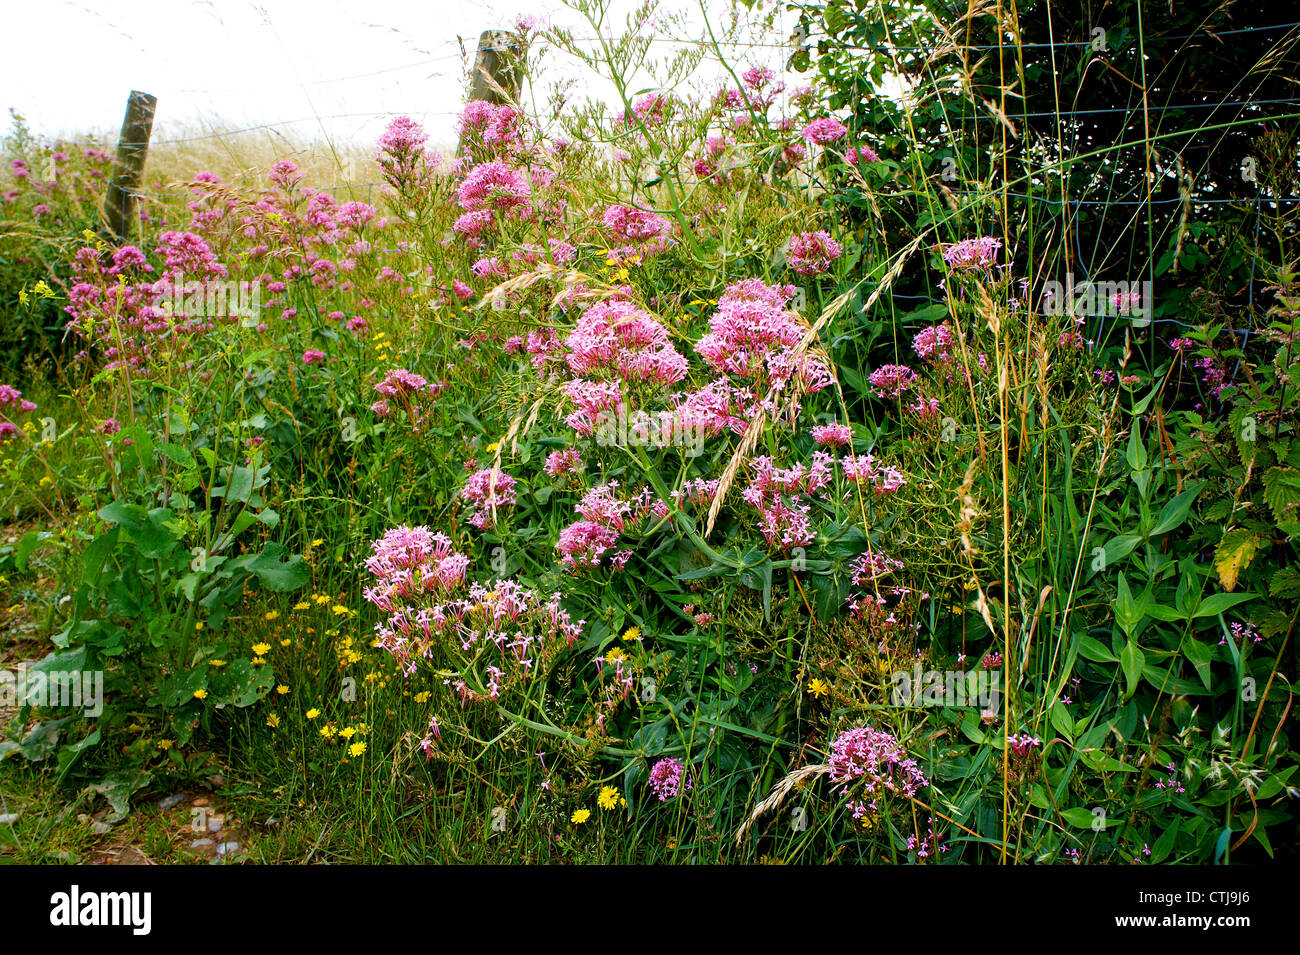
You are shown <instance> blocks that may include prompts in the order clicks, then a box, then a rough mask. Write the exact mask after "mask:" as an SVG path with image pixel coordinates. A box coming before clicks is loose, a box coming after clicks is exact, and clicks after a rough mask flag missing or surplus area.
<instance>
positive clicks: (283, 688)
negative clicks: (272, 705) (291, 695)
mask: <svg viewBox="0 0 1300 955" xmlns="http://www.w3.org/2000/svg"><path fill="white" fill-rule="evenodd" d="M275 692H276V693H279V694H280V695H281V696H284V695H285V694H286V693H288V692H289V688H288V687H287V686H285V685H284V684H283V683H281V684H280V685H279V686H277V687H276V688H275Z"/></svg>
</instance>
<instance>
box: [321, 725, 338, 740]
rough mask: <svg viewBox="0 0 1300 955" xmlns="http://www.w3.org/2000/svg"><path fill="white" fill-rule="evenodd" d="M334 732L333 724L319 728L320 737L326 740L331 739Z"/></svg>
mask: <svg viewBox="0 0 1300 955" xmlns="http://www.w3.org/2000/svg"><path fill="white" fill-rule="evenodd" d="M334 732H335V730H334V724H333V723H326V724H325V725H324V726H322V727H321V728H320V735H321V736H324V737H325V738H326V739H333V738H334Z"/></svg>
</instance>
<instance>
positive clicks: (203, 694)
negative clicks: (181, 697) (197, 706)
mask: <svg viewBox="0 0 1300 955" xmlns="http://www.w3.org/2000/svg"><path fill="white" fill-rule="evenodd" d="M207 698H208V691H207V690H205V689H203V687H199V688H198V689H197V690H195V691H194V699H196V700H206V699H207Z"/></svg>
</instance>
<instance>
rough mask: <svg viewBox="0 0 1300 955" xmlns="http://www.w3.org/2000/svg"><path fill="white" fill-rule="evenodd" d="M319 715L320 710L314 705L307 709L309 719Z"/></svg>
mask: <svg viewBox="0 0 1300 955" xmlns="http://www.w3.org/2000/svg"><path fill="white" fill-rule="evenodd" d="M318 716H320V710H318V709H316V707H314V706H313V707H312V708H311V709H310V710H308V711H307V719H309V720H314V719H315V718H316V717H318Z"/></svg>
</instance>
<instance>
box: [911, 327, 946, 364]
mask: <svg viewBox="0 0 1300 955" xmlns="http://www.w3.org/2000/svg"><path fill="white" fill-rule="evenodd" d="M956 342H957V339H956V338H955V337H954V336H953V333H952V329H951V328H950V327H949V325H948V323H947V322H941V323H940V324H938V325H931V326H930V327H929V328H923V329H921V330H920V331H919V332H917V333H916V335H915V336H914V337H913V338H912V351H914V352H916V355H917V357H918V358H925V359H928V360H930V361H935V362H946V361H948V359H949V358H951V357H952V347H953V345H955V344H956Z"/></svg>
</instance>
